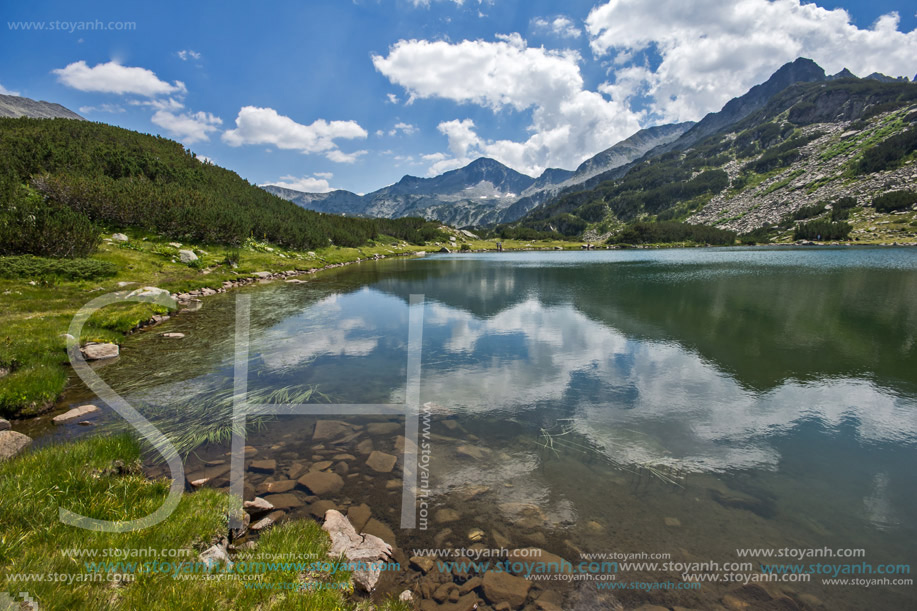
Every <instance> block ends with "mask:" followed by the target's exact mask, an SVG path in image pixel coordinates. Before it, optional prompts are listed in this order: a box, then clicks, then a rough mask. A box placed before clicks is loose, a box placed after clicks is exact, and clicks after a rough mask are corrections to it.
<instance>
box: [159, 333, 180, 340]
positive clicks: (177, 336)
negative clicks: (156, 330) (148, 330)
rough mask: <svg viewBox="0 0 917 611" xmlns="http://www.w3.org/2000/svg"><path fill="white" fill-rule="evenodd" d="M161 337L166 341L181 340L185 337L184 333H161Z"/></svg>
mask: <svg viewBox="0 0 917 611" xmlns="http://www.w3.org/2000/svg"><path fill="white" fill-rule="evenodd" d="M159 335H160V337H164V338H166V339H181V338H183V337H184V336H185V334H184V333H160V334H159Z"/></svg>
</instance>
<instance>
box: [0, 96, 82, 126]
mask: <svg viewBox="0 0 917 611" xmlns="http://www.w3.org/2000/svg"><path fill="white" fill-rule="evenodd" d="M0 117H7V118H11V119H15V118H18V117H29V118H31V119H78V120H80V121H85V119H83V117H81V116H80V115H78V114H76V113H75V112H73V111H72V110H70V109H68V108H64V107H63V106H61V105H60V104H52V103H51V102H45V101H42V100H32V99H29V98H23V97H19V96H18V95H0Z"/></svg>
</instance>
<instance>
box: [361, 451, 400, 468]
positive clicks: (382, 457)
mask: <svg viewBox="0 0 917 611" xmlns="http://www.w3.org/2000/svg"><path fill="white" fill-rule="evenodd" d="M396 462H398V457H397V456H392V455H391V454H386V453H384V452H380V451H378V450H375V451H374V452H372V453H371V454H370V455H369V458H367V459H366V466H367V467H369V468H370V469H372V470H373V471H376V472H377V473H391V471H392V469H393V468H394V467H395V463H396Z"/></svg>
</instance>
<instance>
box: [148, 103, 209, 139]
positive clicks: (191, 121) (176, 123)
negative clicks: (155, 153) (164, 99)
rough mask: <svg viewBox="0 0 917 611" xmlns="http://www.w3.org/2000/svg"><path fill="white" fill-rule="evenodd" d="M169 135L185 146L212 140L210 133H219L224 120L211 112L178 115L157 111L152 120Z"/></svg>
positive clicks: (166, 111)
mask: <svg viewBox="0 0 917 611" xmlns="http://www.w3.org/2000/svg"><path fill="white" fill-rule="evenodd" d="M150 120H151V121H152V122H153V123H154V124H156V125H158V126H159V127H161V128H163V129H165V130H166V131H168V132H169V134H170V135H171V136H173V137H175V138H177V139H179V140H181V141H182V142H184V143H185V144H193V143H195V142H201V141H204V140H209V139H210V133H211V132H214V131H217V130H218V129H219V128H218V127H217V126H218V125H221V124H222V123H223V120H222V119H220V118H219V117H217V116H214V115H212V114H210V113H209V112H194V113H190V112H189V113H181V114H176V113H173V112H171V111H168V110H157V111H156V112H155V113H154V114H153V117H152V118H151V119H150Z"/></svg>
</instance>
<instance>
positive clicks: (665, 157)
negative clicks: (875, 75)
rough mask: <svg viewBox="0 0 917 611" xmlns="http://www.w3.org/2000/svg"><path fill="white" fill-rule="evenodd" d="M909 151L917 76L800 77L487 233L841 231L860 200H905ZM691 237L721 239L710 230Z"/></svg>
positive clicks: (915, 124)
mask: <svg viewBox="0 0 917 611" xmlns="http://www.w3.org/2000/svg"><path fill="white" fill-rule="evenodd" d="M915 151H917V85H914V84H911V83H900V82H899V83H885V82H879V81H874V80H867V79H855V78H854V79H839V80H835V81H828V82H817V83H797V84H795V85H792V86H790V87H788V88H786V89H785V90H784V91H782V92H780V93H779V94H777V95H775V96H774V97H773V98H772V99H771V100H769V102H768V103H767V104H766V105H765V106H764V107H763V108H761V109H759V110H758V111H756V112H754V113H752V114H750V115H749V116H747V117H745V118H744V119H742V120H741V121H739V122H738V123H735V124H733V125H730V126H728V127H727V128H725V129H723V130H721V131H719V132H716V133H714V134H712V135H710V136H709V137H707V138H705V139H703V140H701V141H699V142H697V143H696V144H693V145H692V146H691V147H690V148H688V149H687V150H674V151H670V152H666V153H661V154H659V153H654V152H650V153H649V154H647V155H646V156H645V157H644V158H643V159H642V160H640V161H637V162H635V163H633V164H631V165H630V166H629V167H628V168H627V169H626V172H621V174H623V175H622V176H619V177H617V178H615V179H612V180H607V181H605V182H602V183H601V184H599V185H597V186H595V187H594V188H591V189H588V190H583V191H578V192H570V193H566V194H563V195H562V196H560V197H558V198H557V199H555V200H553V201H551V202H549V203H547V204H545V205H543V206H541V207H539V208H536V209H535V210H533V211H532V212H530V213H529V214H528V215H527V216H525V217H524V218H523V219H521V220H520V221H519V222H517V223H513V224H509V225H504V226H500V227H498V228H497V230H496V231H497V233H498V234H499V233H505V234H513V233H517V234H520V233H521V234H524V233H525V232H528V231H531V232H546V233H548V234H551V235H557V234H561V235H564V236H569V237H583V238H584V239H590V240H608V239H609V238H610V241H612V242H622V241H624V242H627V241H631V240H633V239H634V238H641V237H643V238H645V237H647V236H651V235H658V236H661V237H664V236H668V235H671V236H677V235H688V233H690V232H688V231H687V230H686V229H683V228H681V229H678V230H677V231H675V230H674V226H673V225H668V226H663V227H659V228H656V229H654V230H652V231H651V230H650V229H648V227H647V224H648V223H663V222H679V221H681V222H685V221H686V222H688V223H690V224H694V225H699V224H703V225H709V226H712V227H717V228H720V229H723V230H727V231H733V232H736V233H738V234H746V235H748V234H752V233H754V234H755V235H757V236H758V237H760V238H762V239H761V240H755V241H769V240H771V239H774V238H777V237H778V236H782V238H783V239H786V240H789V239H809V238H811V239H814V238H815V237H818V236H820V239H823V240H824V239H832V240H834V239H845V238H846V237H847V236H848V235H850V234H851V231H852V230H854V229H855V228H854V226H852V225H849V224H847V223H846V222H845V221H846V219H847V218H849V217H850V215H851V213H853V214H854V215H855V217H856V218H862V219H865V218H866V217H865V216H864V215H863V210H864V208H869V209H870V210H874V211H875V212H879V213H884V212H890V211H892V210H897V211H907V210H909V209H910V208H911V205H912V204H913V203H914V202H913V201H911V200H910V196H909V195H908V194H907V191H908V189H906V188H903V187H907V186H908V185H910V186H911V187H912V186H913V184H914V181H913V179H914V176H913V175H914V173H915V165H914V160H915V156H917V153H915ZM894 190H898V191H904V192H905V193H904V194H902V195H897V196H893V197H892V200H889V201H892V202H893V203H892V205H889V204H886V203H885V202H886V200H884V199H882V196H883V194H884V193H886V192H888V191H894ZM844 198H847V199H848V200H849V199H850V198H852V199H853V200H854V202H855V203H854V205H852V206H851V205H847V206H846V208H847V209H852V210H849V211H848V212H847V213H845V215H842V216H844V218H838V216H837V214H836V213H834V212H832V208H833V206H832V202H833V201H836V200H841V199H844ZM877 198H878V200H877V203H876V204H875V205H874V204H873V200H876V199H877ZM818 205H821V208H820V211H819V212H820V213H824V217H825V218H822V219H815V220H810V221H808V222H807V224H808V226H807V227H804V228H801V229H799V230H798V231H797V229H798V228H797V227H796V225H798V224H800V223H802V222H803V220H804V219H805V218H809V217H807V216H806V215H805V214H803V215H802V216H800V215H798V214H796V213H797V211H798V210H799V209H801V208H805V207H807V206H818ZM869 214H871V213H869ZM813 216H814V215H813ZM813 223H814V224H813ZM855 233H856V232H855ZM913 233H914V232H913V231H911V232H910V233H907V232H906V233H905V236H907V235H911V234H913ZM857 235H860V234H857ZM793 236H795V237H793ZM826 236H830V237H826ZM862 237H863V238H864V239H865V238H867V237H868V236H867V235H865V234H864V235H862ZM699 238H700V241H701V242H703V243H711V244H716V243H723V242H722V239H723V236H722V235H719V234H709V235H704V236H699ZM679 241H680V240H679Z"/></svg>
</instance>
